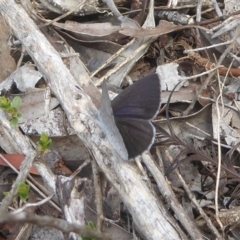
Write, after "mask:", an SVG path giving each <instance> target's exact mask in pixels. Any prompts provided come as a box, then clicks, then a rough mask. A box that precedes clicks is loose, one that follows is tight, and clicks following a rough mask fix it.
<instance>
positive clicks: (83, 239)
mask: <svg viewBox="0 0 240 240" xmlns="http://www.w3.org/2000/svg"><path fill="white" fill-rule="evenodd" d="M87 226H88V228H89V229H92V230H93V229H95V226H94V223H93V222H92V221H89V222H88V224H87ZM82 240H95V238H91V237H82Z"/></svg>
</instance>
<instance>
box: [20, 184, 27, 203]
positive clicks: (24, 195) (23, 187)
mask: <svg viewBox="0 0 240 240" xmlns="http://www.w3.org/2000/svg"><path fill="white" fill-rule="evenodd" d="M29 191H30V186H29V185H28V184H26V183H24V182H22V183H20V185H19V187H18V195H19V197H20V198H21V199H22V200H23V201H24V202H25V201H26V200H27V199H28V198H29Z"/></svg>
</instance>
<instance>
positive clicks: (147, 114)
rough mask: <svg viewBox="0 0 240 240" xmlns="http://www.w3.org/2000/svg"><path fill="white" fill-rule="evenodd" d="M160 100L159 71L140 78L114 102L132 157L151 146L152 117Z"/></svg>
mask: <svg viewBox="0 0 240 240" xmlns="http://www.w3.org/2000/svg"><path fill="white" fill-rule="evenodd" d="M160 104H161V83H160V79H159V77H158V75H157V74H156V73H154V74H151V75H148V76H146V77H144V78H142V79H140V80H138V81H137V82H136V83H134V84H133V85H131V86H130V87H128V88H126V89H125V90H124V91H122V92H121V93H120V94H119V95H118V96H117V97H116V98H115V99H113V101H112V102H111V105H112V110H113V115H114V119H115V122H116V125H117V127H118V130H119V132H120V134H121V136H122V138H123V141H124V144H125V146H126V148H127V151H128V155H129V158H134V157H136V156H138V155H140V154H142V153H143V152H144V151H145V150H149V149H150V147H151V146H152V144H153V142H154V139H155V128H154V126H153V124H152V123H151V120H153V119H154V118H155V117H156V115H157V113H158V111H159V108H160Z"/></svg>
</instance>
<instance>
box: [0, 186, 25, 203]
mask: <svg viewBox="0 0 240 240" xmlns="http://www.w3.org/2000/svg"><path fill="white" fill-rule="evenodd" d="M29 191H30V185H28V184H26V183H24V182H21V183H20V184H19V186H18V191H17V193H18V196H19V197H20V198H21V200H22V201H24V202H26V201H27V199H28V198H29ZM3 194H4V196H7V195H8V192H3Z"/></svg>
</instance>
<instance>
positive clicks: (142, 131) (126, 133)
mask: <svg viewBox="0 0 240 240" xmlns="http://www.w3.org/2000/svg"><path fill="white" fill-rule="evenodd" d="M115 122H116V125H117V127H118V129H119V132H120V134H121V135H122V138H123V141H124V144H125V146H126V148H127V151H128V156H129V158H134V157H136V156H138V155H140V154H142V153H143V152H144V151H145V150H149V148H150V147H151V146H152V144H153V142H154V138H155V128H154V126H153V125H152V123H151V122H150V121H147V120H142V119H136V118H125V117H124V118H118V117H116V118H115Z"/></svg>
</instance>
